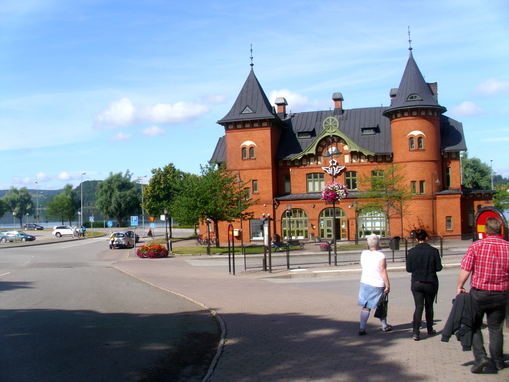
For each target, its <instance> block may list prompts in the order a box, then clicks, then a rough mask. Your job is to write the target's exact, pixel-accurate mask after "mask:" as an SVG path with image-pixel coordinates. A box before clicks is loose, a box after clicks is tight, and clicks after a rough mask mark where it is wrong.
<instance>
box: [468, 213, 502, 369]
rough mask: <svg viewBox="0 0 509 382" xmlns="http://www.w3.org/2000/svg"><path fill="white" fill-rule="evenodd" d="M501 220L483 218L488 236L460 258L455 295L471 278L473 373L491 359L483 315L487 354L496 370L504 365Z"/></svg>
mask: <svg viewBox="0 0 509 382" xmlns="http://www.w3.org/2000/svg"><path fill="white" fill-rule="evenodd" d="M501 234H502V222H501V221H500V220H499V219H497V218H492V217H490V218H488V219H486V235H487V237H486V238H485V239H482V240H478V241H476V242H474V243H472V245H471V246H470V248H469V249H468V250H467V253H466V254H465V257H463V260H462V261H461V271H460V275H459V278H458V294H459V293H467V291H466V290H465V289H464V288H463V285H464V284H465V282H466V281H467V280H468V278H469V277H471V279H470V288H471V289H470V296H471V298H472V304H473V306H474V311H475V313H474V314H475V317H474V328H473V332H474V333H473V338H472V350H473V353H474V357H475V362H474V365H473V366H472V368H471V370H470V371H471V372H472V373H481V372H482V371H483V370H484V368H485V367H486V366H488V365H489V364H490V360H489V359H488V356H487V354H486V350H485V349H484V340H483V336H482V332H481V325H482V322H483V318H484V314H485V313H486V316H487V321H488V332H489V336H490V347H489V349H490V355H491V357H492V359H493V361H494V362H495V366H496V368H497V369H498V370H502V369H503V368H504V367H505V364H504V333H503V328H502V325H503V322H504V319H505V314H506V305H507V303H508V297H509V242H507V241H505V240H504V239H502V238H501Z"/></svg>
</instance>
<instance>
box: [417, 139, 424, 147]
mask: <svg viewBox="0 0 509 382" xmlns="http://www.w3.org/2000/svg"><path fill="white" fill-rule="evenodd" d="M417 147H418V148H419V150H424V138H423V137H419V138H417Z"/></svg>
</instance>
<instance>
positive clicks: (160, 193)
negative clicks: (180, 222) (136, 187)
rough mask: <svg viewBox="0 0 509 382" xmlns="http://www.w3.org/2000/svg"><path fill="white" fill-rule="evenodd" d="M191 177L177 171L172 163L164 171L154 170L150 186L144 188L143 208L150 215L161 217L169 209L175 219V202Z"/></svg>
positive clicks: (170, 214)
mask: <svg viewBox="0 0 509 382" xmlns="http://www.w3.org/2000/svg"><path fill="white" fill-rule="evenodd" d="M189 176H190V174H188V173H185V172H182V171H180V170H177V169H176V168H175V166H174V165H173V164H172V163H170V164H168V165H167V166H165V167H163V168H162V169H161V168H157V169H153V170H152V177H151V178H150V182H149V184H148V185H146V186H145V187H144V188H143V199H144V202H143V208H144V209H145V210H146V211H147V212H148V213H149V214H150V215H161V214H163V213H164V210H165V209H167V210H168V215H169V216H172V217H175V209H174V203H173V202H174V200H175V198H176V197H177V195H178V194H179V193H181V192H182V191H183V190H184V185H185V182H186V179H187V178H188V177H189Z"/></svg>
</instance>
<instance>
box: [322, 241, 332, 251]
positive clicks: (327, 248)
mask: <svg viewBox="0 0 509 382" xmlns="http://www.w3.org/2000/svg"><path fill="white" fill-rule="evenodd" d="M329 248H330V244H329V243H321V244H320V251H323V252H326V251H328V250H329Z"/></svg>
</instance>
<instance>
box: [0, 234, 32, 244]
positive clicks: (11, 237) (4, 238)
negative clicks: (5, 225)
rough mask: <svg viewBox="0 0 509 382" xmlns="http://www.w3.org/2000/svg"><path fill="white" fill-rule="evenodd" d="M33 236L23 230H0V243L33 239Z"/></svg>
mask: <svg viewBox="0 0 509 382" xmlns="http://www.w3.org/2000/svg"><path fill="white" fill-rule="evenodd" d="M34 240H35V236H32V235H29V234H26V233H25V232H23V231H1V232H0V243H7V242H9V243H15V242H20V241H22V242H23V241H34Z"/></svg>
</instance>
